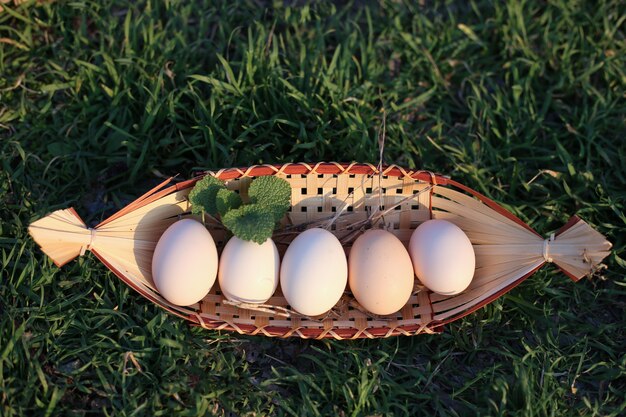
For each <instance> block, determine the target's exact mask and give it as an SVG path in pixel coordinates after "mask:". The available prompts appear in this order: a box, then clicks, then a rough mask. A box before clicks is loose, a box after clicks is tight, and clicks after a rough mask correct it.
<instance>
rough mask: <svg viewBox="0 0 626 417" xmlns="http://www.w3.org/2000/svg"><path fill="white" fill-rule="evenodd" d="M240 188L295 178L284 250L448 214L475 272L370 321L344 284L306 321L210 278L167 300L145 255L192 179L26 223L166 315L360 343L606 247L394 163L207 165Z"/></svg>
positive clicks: (423, 326)
mask: <svg viewBox="0 0 626 417" xmlns="http://www.w3.org/2000/svg"><path fill="white" fill-rule="evenodd" d="M204 175H213V176H215V177H217V178H220V179H222V180H224V181H226V185H227V187H228V188H230V189H232V190H237V191H238V192H239V193H240V194H241V195H242V196H245V195H246V192H247V188H248V185H249V184H250V182H251V180H252V178H254V177H257V176H263V175H276V176H279V177H281V178H284V179H285V180H287V181H288V182H289V183H290V184H291V188H292V199H291V204H292V205H291V209H290V211H289V212H288V213H287V215H286V216H285V217H284V218H283V220H282V221H281V227H280V228H279V229H278V230H277V231H276V232H275V233H274V236H273V239H274V241H275V242H276V245H277V246H278V248H279V251H280V252H281V254H282V253H284V251H285V250H286V248H287V246H288V245H289V243H290V242H291V241H292V240H293V239H294V238H295V237H296V236H297V235H298V233H300V232H301V231H303V230H305V229H307V228H310V227H325V228H327V229H328V230H330V231H331V232H332V233H334V234H335V235H336V236H337V237H338V238H339V240H340V241H341V242H342V244H343V246H344V248H345V250H346V253H348V252H349V250H350V247H351V244H352V242H353V241H354V240H355V239H356V237H358V235H359V234H361V233H362V232H363V230H365V229H367V228H369V227H384V228H385V229H387V230H388V231H390V232H391V233H393V234H395V235H396V236H397V237H398V238H399V239H400V240H401V241H402V242H403V243H404V244H405V245H408V241H409V239H410V236H411V233H412V232H413V230H414V229H415V228H416V227H417V226H418V225H419V224H420V223H421V222H424V221H426V220H428V219H431V218H435V219H446V220H448V221H451V222H453V223H455V224H456V225H457V226H459V227H460V228H461V229H462V230H463V231H464V232H465V233H466V234H467V236H468V237H469V239H470V241H471V242H472V244H473V246H474V251H475V253H476V271H475V275H474V279H473V281H472V283H471V285H470V286H469V288H467V289H466V290H465V291H464V292H462V293H461V294H458V295H454V296H444V295H438V294H435V293H432V292H430V291H429V290H427V289H426V288H424V287H423V286H421V285H420V284H419V281H417V280H416V281H415V286H414V291H413V293H412V295H411V298H410V300H409V302H408V303H407V304H406V305H405V306H404V307H403V308H402V309H401V310H400V311H399V312H397V313H396V314H393V315H390V316H376V315H373V314H370V313H368V312H367V311H365V310H364V309H363V308H361V307H360V306H359V305H358V303H357V302H356V300H355V299H354V297H352V295H351V294H350V292H349V290H348V289H346V291H345V293H344V295H343V297H342V298H341V300H340V301H339V302H338V303H337V304H336V305H335V307H334V308H333V309H332V310H331V311H330V312H328V313H327V314H326V315H324V316H322V317H305V316H302V315H299V314H297V313H295V312H293V311H291V310H290V309H289V306H288V305H287V302H286V300H285V298H284V297H283V296H282V294H281V293H280V288H279V289H278V291H277V292H276V293H275V294H274V296H273V297H272V298H270V300H269V301H268V302H267V304H266V305H262V306H257V305H243V304H236V303H232V302H229V301H228V300H226V299H225V298H224V297H223V296H222V295H221V292H220V290H219V286H218V284H217V282H216V284H215V285H214V287H213V289H212V290H211V292H210V293H209V294H208V295H207V296H206V297H205V298H204V299H203V300H202V301H201V302H200V303H198V304H196V305H193V306H189V307H180V306H175V305H172V304H170V303H168V302H167V301H166V300H165V299H164V298H163V297H162V296H161V295H160V294H159V293H158V291H157V289H156V288H155V286H154V284H153V282H152V277H151V262H152V253H153V251H154V248H155V246H156V243H157V241H158V239H159V238H160V236H161V234H162V233H163V232H164V231H165V229H166V228H167V227H168V226H170V225H171V224H172V223H174V222H175V221H177V220H179V219H180V218H183V217H190V216H191V214H190V212H191V207H190V204H189V202H188V200H187V195H188V193H189V191H190V190H191V188H192V187H193V185H194V184H195V182H196V181H198V179H200V178H201V176H200V177H198V178H194V179H192V180H188V181H185V182H181V183H177V184H175V185H171V186H167V185H168V184H169V183H170V180H168V181H165V182H164V183H163V184H161V185H159V186H158V187H156V188H154V189H152V190H150V191H149V192H148V193H146V194H144V195H143V196H141V197H140V198H139V199H137V200H136V201H134V202H133V203H131V204H130V205H128V206H126V207H125V208H123V209H122V210H120V211H119V212H118V213H116V214H114V215H113V216H111V217H110V218H108V219H106V220H105V221H103V222H102V223H100V224H99V225H97V226H96V227H95V228H93V229H89V228H88V227H87V226H86V225H85V224H84V223H83V222H82V220H81V219H80V218H79V216H78V214H77V213H76V212H75V211H74V210H73V209H66V210H59V211H56V212H54V213H52V214H50V215H48V216H47V217H44V218H42V219H40V220H38V221H36V222H34V223H33V224H31V226H30V227H29V231H30V233H31V235H32V236H33V238H34V240H35V241H36V242H37V243H38V244H39V245H40V246H41V247H42V250H43V251H44V252H45V253H46V254H47V255H48V256H49V257H50V258H52V260H53V261H54V262H55V263H56V264H57V265H58V266H61V265H63V264H65V263H67V262H69V261H70V260H72V259H73V258H75V257H76V256H78V255H81V254H83V253H84V252H85V251H86V250H90V251H91V252H92V253H93V254H95V255H96V256H97V257H98V258H99V259H100V260H101V261H102V262H103V263H104V264H105V265H106V266H107V267H108V268H109V269H111V271H113V272H114V273H115V274H116V275H117V276H118V277H119V278H120V279H121V280H123V281H124V282H125V283H127V284H128V285H129V286H131V287H132V288H134V289H135V290H137V291H138V292H139V293H140V294H142V295H143V296H145V297H146V298H148V299H150V300H151V301H153V302H154V303H156V304H158V305H160V306H161V307H163V308H165V309H167V310H168V311H170V312H171V313H173V314H176V315H178V316H180V317H183V318H185V319H187V320H189V321H191V322H192V323H194V324H196V325H200V326H202V327H205V328H208V329H218V330H233V331H237V332H239V333H246V334H262V335H266V336H272V337H275V336H278V337H289V336H298V337H302V338H318V339H319V338H327V337H333V338H336V339H355V338H363V337H368V338H376V337H388V336H394V335H414V334H419V333H424V332H436V331H440V329H441V326H442V325H444V324H446V323H449V322H452V321H454V320H457V319H459V318H461V317H463V316H465V315H467V314H470V313H471V312H473V311H475V310H477V309H478V308H480V307H482V306H484V305H486V304H487V303H489V302H491V301H493V300H495V299H496V298H497V297H499V296H501V295H502V294H504V293H506V292H507V291H509V290H511V289H512V288H514V287H515V286H516V285H518V284H519V283H520V282H522V281H523V280H524V279H526V278H527V277H528V276H530V275H531V274H533V273H534V272H535V271H536V270H537V269H539V268H540V267H541V266H542V265H544V264H545V263H546V262H554V263H555V264H556V265H557V266H558V267H559V268H560V269H561V270H562V271H563V272H564V273H565V274H567V275H568V276H569V277H570V278H572V279H573V280H575V281H576V280H578V279H580V278H582V277H584V276H586V275H589V274H592V273H594V272H595V271H596V269H597V268H599V267H600V262H601V261H602V259H603V258H604V257H606V256H607V255H608V253H609V250H610V248H611V244H610V243H609V242H608V241H606V239H605V238H604V237H603V236H602V235H601V234H600V233H598V232H596V231H595V230H593V229H592V228H591V227H590V226H589V225H587V224H586V223H585V222H584V221H582V220H580V219H579V218H577V217H574V218H572V219H571V220H570V222H568V224H566V225H565V226H564V227H563V228H562V229H561V230H560V231H558V232H556V233H554V234H553V235H551V236H550V237H548V238H547V239H544V238H543V237H542V236H540V235H539V234H538V233H537V232H535V231H534V230H533V229H531V228H530V227H529V226H528V225H526V224H525V223H523V222H522V221H521V220H520V219H518V218H517V217H515V216H514V215H512V214H511V213H510V212H508V211H506V210H505V209H504V208H502V207H500V206H499V205H497V204H496V203H495V202H493V201H491V200H489V199H488V198H486V197H485V196H483V195H481V194H479V193H477V192H476V191H474V190H472V189H470V188H468V187H466V186H464V185H462V184H459V183H457V182H455V181H453V180H451V179H449V178H447V177H443V176H441V175H436V174H433V173H431V172H425V171H410V170H406V169H403V168H401V167H398V166H394V165H391V166H383V167H382V168H380V169H378V168H377V167H375V166H373V165H369V164H356V163H352V164H339V163H318V164H313V165H311V164H305V163H296V164H285V165H259V166H253V167H249V168H241V169H240V168H229V169H222V170H220V171H217V172H207V173H205V174H204ZM204 221H205V224H206V226H207V228H208V230H209V232H210V233H211V234H212V235H213V237H214V239H215V241H216V244H217V245H218V248H220V249H221V248H223V246H224V244H225V240H226V239H227V237H228V236H227V233H226V230H225V229H224V228H223V226H222V225H221V224H220V223H219V222H217V221H216V220H215V219H212V218H210V217H207V218H205V219H204Z"/></svg>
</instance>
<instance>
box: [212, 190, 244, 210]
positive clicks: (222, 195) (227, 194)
mask: <svg viewBox="0 0 626 417" xmlns="http://www.w3.org/2000/svg"><path fill="white" fill-rule="evenodd" d="M215 206H216V208H217V212H218V213H219V214H220V216H222V217H224V215H225V214H226V213H227V212H228V211H229V210H234V209H237V208H239V207H240V206H241V197H239V194H237V193H236V192H234V191H231V190H227V189H226V188H222V189H220V190H218V191H217V195H216V196H215Z"/></svg>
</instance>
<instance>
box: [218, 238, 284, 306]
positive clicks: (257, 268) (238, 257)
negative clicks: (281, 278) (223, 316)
mask: <svg viewBox="0 0 626 417" xmlns="http://www.w3.org/2000/svg"><path fill="white" fill-rule="evenodd" d="M279 271H280V257H279V255H278V249H277V248H276V245H275V244H274V241H272V239H267V240H266V241H265V242H264V243H263V244H261V245H259V244H258V243H256V242H250V241H247V240H243V239H239V238H238V237H236V236H233V237H232V238H231V239H230V240H229V241H228V243H227V244H226V246H225V247H224V250H223V251H222V255H221V257H220V265H219V269H218V274H217V276H218V281H219V283H220V289H221V290H222V293H223V294H224V296H226V298H228V299H229V300H231V301H239V302H244V303H258V304H262V303H264V302H266V301H267V300H268V299H269V298H270V297H271V296H272V294H274V291H276V287H277V286H278V273H279Z"/></svg>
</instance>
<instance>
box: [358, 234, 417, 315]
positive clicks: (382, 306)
mask: <svg viewBox="0 0 626 417" xmlns="http://www.w3.org/2000/svg"><path fill="white" fill-rule="evenodd" d="M413 282H414V275H413V264H412V263H411V258H410V257H409V253H408V252H407V250H406V248H405V247H404V245H403V244H402V242H400V239H398V238H397V237H396V236H395V235H394V234H393V233H390V232H388V231H386V230H368V231H367V232H365V233H363V234H362V235H361V236H359V237H358V239H357V240H356V241H355V242H354V244H353V245H352V249H350V256H349V257H348V283H349V285H350V290H351V291H352V294H353V295H354V298H356V300H357V301H358V302H359V304H361V306H363V307H364V308H365V309H366V310H368V311H369V312H372V313H374V314H380V315H386V314H392V313H395V312H397V311H398V310H400V309H401V308H402V307H403V306H404V305H405V304H406V302H407V301H408V300H409V298H410V297H411V292H412V291H413Z"/></svg>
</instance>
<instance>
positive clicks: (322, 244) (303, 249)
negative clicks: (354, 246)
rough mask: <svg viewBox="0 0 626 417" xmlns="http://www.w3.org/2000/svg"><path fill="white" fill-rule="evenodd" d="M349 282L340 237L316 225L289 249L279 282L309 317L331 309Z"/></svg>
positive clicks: (293, 304)
mask: <svg viewBox="0 0 626 417" xmlns="http://www.w3.org/2000/svg"><path fill="white" fill-rule="evenodd" d="M347 281H348V262H347V260H346V254H345V252H344V250H343V247H342V246H341V243H340V242H339V240H338V239H337V238H336V237H335V235H333V234H332V233H330V232H329V231H327V230H324V229H319V228H313V229H308V230H306V231H304V232H302V233H300V234H299V235H298V237H296V238H295V239H294V240H293V242H291V244H290V245H289V247H288V248H287V252H285V256H284V257H283V262H282V265H281V268H280V285H281V289H282V291H283V295H284V296H285V298H286V299H287V302H288V303H289V305H290V306H291V307H292V308H293V309H294V310H296V311H297V312H299V313H301V314H304V315H307V316H318V315H320V314H323V313H325V312H327V311H328V310H330V309H331V308H332V307H333V306H334V305H335V304H337V301H339V299H340V298H341V295H342V294H343V292H344V290H345V288H346V283H347Z"/></svg>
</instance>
